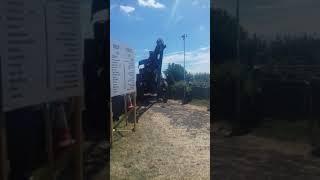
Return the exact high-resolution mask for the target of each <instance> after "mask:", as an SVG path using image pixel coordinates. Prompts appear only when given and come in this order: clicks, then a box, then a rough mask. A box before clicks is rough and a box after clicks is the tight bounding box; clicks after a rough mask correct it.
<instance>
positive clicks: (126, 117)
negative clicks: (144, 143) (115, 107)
mask: <svg viewBox="0 0 320 180" xmlns="http://www.w3.org/2000/svg"><path fill="white" fill-rule="evenodd" d="M128 95H129V96H130V94H128ZM128 95H127V94H125V95H123V99H124V117H125V119H126V126H128V118H129V116H128V109H127V100H128Z"/></svg>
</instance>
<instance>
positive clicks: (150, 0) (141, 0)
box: [138, 0, 166, 9]
mask: <svg viewBox="0 0 320 180" xmlns="http://www.w3.org/2000/svg"><path fill="white" fill-rule="evenodd" d="M138 4H139V5H140V6H143V7H151V8H157V9H160V8H165V7H166V6H165V5H164V4H161V3H159V2H157V1H156V0H138Z"/></svg>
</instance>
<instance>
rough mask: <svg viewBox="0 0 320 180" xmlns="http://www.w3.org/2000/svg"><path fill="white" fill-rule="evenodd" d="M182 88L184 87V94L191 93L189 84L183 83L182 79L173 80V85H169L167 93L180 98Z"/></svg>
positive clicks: (174, 97)
mask: <svg viewBox="0 0 320 180" xmlns="http://www.w3.org/2000/svg"><path fill="white" fill-rule="evenodd" d="M184 88H186V94H188V93H191V91H192V88H191V86H189V85H187V86H186V84H185V83H184V81H178V82H175V83H174V84H173V85H171V86H169V88H168V93H169V96H170V97H171V98H173V99H182V98H183V94H184Z"/></svg>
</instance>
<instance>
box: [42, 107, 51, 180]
mask: <svg viewBox="0 0 320 180" xmlns="http://www.w3.org/2000/svg"><path fill="white" fill-rule="evenodd" d="M43 111H44V120H45V132H46V134H45V136H46V146H47V153H48V154H47V158H48V166H49V180H54V153H53V126H52V121H53V120H54V119H53V118H52V115H53V114H52V113H51V111H50V104H49V103H46V104H44V105H43Z"/></svg>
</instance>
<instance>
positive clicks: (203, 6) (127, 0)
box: [110, 0, 210, 73]
mask: <svg viewBox="0 0 320 180" xmlns="http://www.w3.org/2000/svg"><path fill="white" fill-rule="evenodd" d="M110 28H111V31H110V33H111V38H112V39H114V40H117V41H120V42H123V43H125V44H127V45H128V46H130V47H132V48H134V49H135V54H136V64H137V63H138V61H139V60H141V59H145V58H147V57H148V55H149V52H148V51H149V50H153V49H154V48H155V45H156V40H157V39H158V38H162V39H163V40H164V42H165V44H166V45H167V48H166V49H165V52H164V60H163V68H162V70H165V69H166V68H167V65H168V63H178V64H183V40H182V38H181V35H182V34H184V33H186V34H187V36H188V37H187V38H186V70H187V71H188V72H192V73H195V72H208V73H209V72H210V0H111V1H110Z"/></svg>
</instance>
